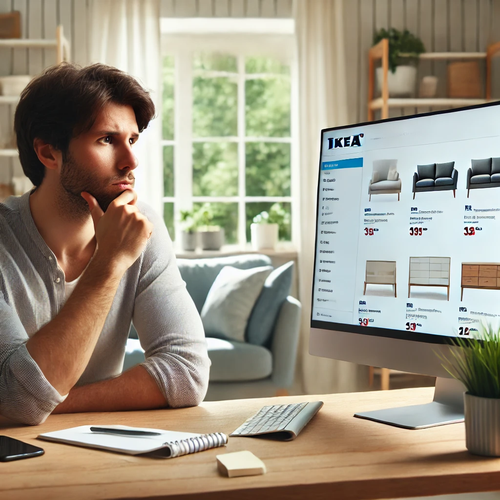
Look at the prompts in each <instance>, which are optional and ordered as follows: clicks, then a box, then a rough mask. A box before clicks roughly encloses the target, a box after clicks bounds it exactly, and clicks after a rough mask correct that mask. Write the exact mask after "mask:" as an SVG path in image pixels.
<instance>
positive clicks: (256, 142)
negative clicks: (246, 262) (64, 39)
mask: <svg viewBox="0 0 500 500" xmlns="http://www.w3.org/2000/svg"><path fill="white" fill-rule="evenodd" d="M177 21H180V20H177ZM208 22H210V21H208ZM234 22H237V20H235V21H234ZM291 47H293V39H292V37H291V36H290V35H279V36H278V35H276V36H269V35H258V34H249V35H224V36H220V35H213V34H212V35H189V36H188V35H164V38H163V48H162V51H163V60H162V77H163V107H162V127H163V140H162V148H163V179H164V186H163V187H164V198H163V203H164V218H165V222H166V224H167V227H168V228H169V231H170V233H171V235H172V238H173V239H175V235H176V234H178V231H179V226H178V214H179V212H180V211H181V210H190V209H192V208H194V209H197V208H199V207H201V206H202V205H203V204H206V203H208V204H209V205H210V207H211V209H212V212H213V214H214V222H215V223H216V224H217V225H220V226H221V227H223V228H224V230H225V243H226V244H238V245H240V246H244V245H245V244H246V243H247V242H248V241H250V224H251V222H252V219H253V217H254V216H255V215H257V214H258V213H260V212H261V211H263V210H268V209H269V208H270V207H271V205H273V204H274V203H277V202H278V203H280V204H281V205H282V206H283V208H284V209H285V210H286V211H287V212H288V213H290V215H291V219H292V221H293V216H294V214H293V209H294V208H295V205H296V204H295V202H294V188H293V182H292V179H293V178H294V169H293V168H292V166H293V165H294V146H293V144H294V141H293V133H294V130H295V127H294V126H293V116H294V113H293V111H294V100H293V98H292V96H293V95H294V92H293V90H294V88H293V87H294V79H293V74H294V70H293V61H294V59H293V53H292V48H291ZM290 226H291V224H290ZM291 238H292V230H291V227H288V226H287V227H282V228H280V239H281V240H285V241H291Z"/></svg>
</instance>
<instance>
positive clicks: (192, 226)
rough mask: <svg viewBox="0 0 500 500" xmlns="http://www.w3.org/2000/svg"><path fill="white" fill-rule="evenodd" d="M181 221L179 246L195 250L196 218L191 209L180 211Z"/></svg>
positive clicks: (187, 249)
mask: <svg viewBox="0 0 500 500" xmlns="http://www.w3.org/2000/svg"><path fill="white" fill-rule="evenodd" d="M180 223H181V248H182V249H183V250H186V251H190V252H191V251H194V250H196V246H197V245H196V243H197V241H196V240H197V236H198V235H197V232H196V225H197V223H196V219H195V214H194V211H193V210H181V211H180Z"/></svg>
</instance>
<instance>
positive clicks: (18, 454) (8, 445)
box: [0, 436, 45, 462]
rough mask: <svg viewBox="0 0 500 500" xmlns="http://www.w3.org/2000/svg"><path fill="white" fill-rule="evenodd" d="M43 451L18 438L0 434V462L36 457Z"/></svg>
mask: <svg viewBox="0 0 500 500" xmlns="http://www.w3.org/2000/svg"><path fill="white" fill-rule="evenodd" d="M44 453H45V451H44V450H43V449H42V448H39V447H38V446H33V445H32V444H28V443H23V442H22V441H19V440H18V439H14V438H11V437H8V436H0V462H10V461H12V460H22V459H23V458H31V457H38V456H40V455H43V454H44Z"/></svg>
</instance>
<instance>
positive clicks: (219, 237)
mask: <svg viewBox="0 0 500 500" xmlns="http://www.w3.org/2000/svg"><path fill="white" fill-rule="evenodd" d="M198 234H199V235H200V245H201V248H202V249H203V250H220V247H221V246H222V245H223V244H224V229H218V230H216V231H198Z"/></svg>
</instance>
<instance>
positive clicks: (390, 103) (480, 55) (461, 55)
mask: <svg viewBox="0 0 500 500" xmlns="http://www.w3.org/2000/svg"><path fill="white" fill-rule="evenodd" d="M499 52H500V42H498V43H495V44H493V45H490V46H489V47H488V49H487V51H486V52H427V53H424V54H421V55H420V57H419V59H420V60H422V61H423V60H427V61H431V60H434V61H437V60H441V61H442V60H458V59H468V60H486V89H485V98H484V99H456V98H446V97H441V98H433V99H421V98H415V97H411V98H400V97H398V98H390V97H389V89H388V85H387V81H388V72H389V40H387V39H383V40H381V41H380V42H379V43H378V44H377V45H374V46H373V47H372V48H371V49H370V50H369V52H368V121H372V120H373V119H374V113H375V111H377V110H381V115H382V116H381V118H382V119H384V118H388V117H389V109H390V108H420V107H425V108H428V107H436V108H438V107H439V108H454V107H455V108H456V107H461V106H470V105H475V104H482V103H485V102H488V101H491V100H492V99H491V60H492V59H493V57H495V55H497V54H498V53H499ZM378 60H382V74H383V82H382V92H381V93H382V96H381V97H379V98H374V96H375V75H374V73H375V65H376V62H377V61H378Z"/></svg>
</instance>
